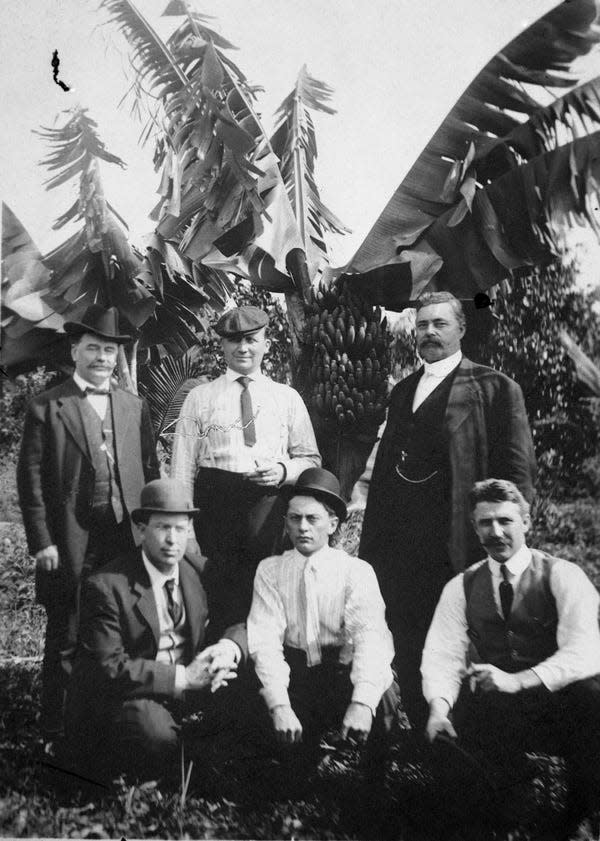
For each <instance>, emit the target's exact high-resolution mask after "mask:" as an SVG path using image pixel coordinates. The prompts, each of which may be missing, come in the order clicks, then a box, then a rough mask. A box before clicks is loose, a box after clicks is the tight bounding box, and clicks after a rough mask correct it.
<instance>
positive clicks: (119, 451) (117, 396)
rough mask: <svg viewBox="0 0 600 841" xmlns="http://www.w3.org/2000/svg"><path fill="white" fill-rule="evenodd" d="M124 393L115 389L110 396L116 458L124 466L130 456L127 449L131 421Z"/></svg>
mask: <svg viewBox="0 0 600 841" xmlns="http://www.w3.org/2000/svg"><path fill="white" fill-rule="evenodd" d="M124 398H125V394H124V392H123V391H122V390H121V389H119V388H117V389H115V390H114V391H113V392H112V393H111V396H110V399H111V404H112V416H113V428H114V432H113V441H114V447H115V456H116V460H117V464H119V465H124V464H127V461H128V456H127V449H128V443H127V442H128V437H129V436H128V434H127V431H128V421H131V419H130V418H128V417H127V407H126V405H125V402H126V398H125V399H124ZM129 457H131V453H129Z"/></svg>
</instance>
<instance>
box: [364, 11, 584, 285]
mask: <svg viewBox="0 0 600 841" xmlns="http://www.w3.org/2000/svg"><path fill="white" fill-rule="evenodd" d="M597 14H598V4H597V2H596V0H569V1H568V2H563V3H561V4H559V5H558V6H557V7H556V8H554V9H552V10H551V11H550V12H549V13H548V14H546V15H544V16H543V17H542V18H540V20H538V21H536V22H535V23H534V24H533V25H532V26H530V27H529V28H528V29H526V30H525V31H524V32H522V33H521V34H520V35H518V36H517V37H516V38H515V39H513V41H511V42H510V43H509V44H508V46H506V47H505V48H504V49H503V50H502V51H501V52H500V53H499V54H498V55H496V56H495V57H494V58H493V59H492V60H491V61H490V62H489V63H488V64H487V65H486V66H485V67H484V69H483V70H482V71H481V72H480V73H479V74H478V75H477V76H476V77H475V79H474V80H473V82H472V83H471V84H470V85H469V86H468V87H467V89H466V91H465V92H464V93H463V95H462V96H461V97H460V98H459V100H458V101H457V103H456V104H455V105H454V107H453V108H452V109H451V111H450V112H449V114H448V115H447V117H446V118H445V119H444V121H443V122H442V124H441V126H440V127H439V128H438V130H437V131H436V132H435V134H434V135H433V137H432V139H431V140H430V142H429V143H428V144H427V146H426V147H425V149H424V150H423V152H422V153H421V155H420V156H419V158H418V159H417V161H416V162H415V164H414V165H413V166H412V167H411V169H410V170H409V172H408V174H407V175H406V177H405V178H404V180H403V181H402V183H401V184H400V186H399V187H398V189H397V190H396V192H395V193H394V195H393V197H392V199H391V200H390V201H389V202H388V204H387V205H386V207H385V208H384V210H383V212H382V213H381V215H380V217H379V218H378V219H377V221H376V222H375V225H374V226H373V228H372V229H371V231H370V232H369V234H368V235H367V237H366V239H365V240H364V242H363V243H362V245H361V246H360V248H359V249H358V251H357V252H356V254H355V255H354V257H353V258H352V260H351V261H350V262H349V264H348V267H347V270H349V271H354V272H364V271H368V270H370V269H372V268H374V267H376V266H378V265H382V264H385V263H394V262H395V261H396V260H397V258H398V255H401V254H402V253H403V252H404V251H405V250H407V249H409V248H412V247H414V248H419V246H420V244H421V243H428V246H429V247H433V248H434V249H435V250H436V252H437V254H438V255H439V257H440V258H441V259H442V260H443V261H444V268H443V269H442V272H441V274H440V275H438V276H437V277H436V278H435V280H434V283H436V284H437V285H439V284H440V283H445V282H446V281H447V279H448V276H449V275H450V274H451V275H452V277H453V278H454V282H455V283H458V281H459V279H458V278H456V277H455V275H454V271H452V270H451V269H450V268H448V266H449V264H451V263H453V264H454V265H455V266H458V265H462V267H463V268H464V267H465V266H464V263H465V261H464V260H461V259H460V254H458V253H457V248H458V246H457V239H456V236H455V234H456V231H457V230H460V229H461V226H466V227H469V225H470V224H471V220H470V219H469V217H470V214H471V208H472V207H473V205H474V202H475V199H477V197H478V195H479V193H480V192H481V191H482V189H484V188H485V190H486V191H487V192H489V191H490V187H491V185H492V184H493V183H494V181H495V180H496V179H498V178H503V177H508V176H509V173H511V172H514V170H517V169H519V168H521V167H525V169H524V171H523V173H522V177H521V183H522V189H523V190H525V191H526V195H527V196H528V201H526V202H525V203H524V204H523V202H520V198H519V195H518V194H514V195H511V196H509V195H508V194H507V193H506V192H505V193H504V199H505V200H507V201H508V205H507V207H509V208H511V209H512V206H513V203H516V205H517V206H522V209H523V214H522V215H521V220H522V221H523V220H524V219H527V216H528V211H527V208H529V210H532V211H533V192H532V191H533V189H534V186H535V184H536V180H535V179H534V180H533V181H532V180H531V178H532V173H534V172H535V173H536V178H537V176H538V175H539V171H538V169H537V164H533V162H534V161H536V160H540V161H541V160H544V162H545V164H546V166H549V167H550V168H551V171H553V172H555V173H564V172H565V169H564V166H563V162H564V155H561V154H559V153H560V149H561V148H563V149H565V148H572V149H574V148H575V144H576V143H577V140H578V139H579V138H580V137H581V138H583V137H585V136H586V135H587V136H589V135H590V132H593V131H595V130H596V129H597V128H598V121H599V118H598V108H597V106H596V99H597V86H596V84H595V83H590V84H589V85H587V86H585V85H583V86H581V87H579V88H578V84H579V82H578V79H577V78H576V76H575V75H573V73H572V69H573V66H574V64H575V62H576V60H577V59H579V58H580V57H582V56H584V55H586V54H587V53H589V52H590V50H592V49H593V48H595V47H596V45H597V44H598V43H599V42H600V30H599V29H598V27H597V26H596V19H597ZM549 89H550V90H549ZM551 89H555V90H558V91H563V92H564V95H563V96H562V97H561V98H560V99H557V100H556V102H552V103H550V104H549V103H548V100H549V98H551V99H554V98H555V97H556V93H554V94H553V93H552V90H551ZM553 152H554V153H556V155H557V157H556V159H555V160H554V161H552V159H549V158H547V157H544V155H545V154H551V153H553ZM528 164H532V166H529V167H528ZM592 181H593V179H592ZM590 183H591V186H592V189H594V188H593V184H592V182H590ZM538 186H539V184H538ZM551 186H554V182H552V184H551ZM490 195H491V193H490ZM541 200H542V202H546V196H542V197H541ZM581 200H582V196H581V192H580V191H579V192H578V200H577V202H575V204H579V205H581ZM477 201H478V203H480V204H483V203H484V201H485V200H484V199H477ZM475 206H476V207H477V205H475ZM494 206H495V205H494ZM495 209H496V212H498V211H499V210H500V208H498V207H497V206H495ZM552 210H553V205H552V202H551V201H548V202H547V204H546V212H547V213H551V212H552ZM559 210H560V207H559ZM579 210H581V207H579ZM580 215H581V214H580ZM533 216H535V213H534V214H533ZM567 218H568V214H562V220H563V221H564V220H565V219H567ZM436 220H437V221H436ZM545 221H546V222H548V223H549V224H548V225H546V227H545V230H539V229H538V228H536V226H535V223H533V222H532V219H531V216H530V217H529V219H528V222H529V225H530V228H529V231H528V233H527V235H526V236H527V237H528V238H529V236H530V234H533V236H534V237H537V238H538V257H537V258H536V259H540V258H539V253H541V252H542V251H543V252H544V253H545V255H546V259H548V258H549V256H550V254H551V251H552V241H551V237H550V238H549V237H548V234H551V232H552V230H553V228H554V227H555V226H554V224H553V223H552V222H551V220H549V218H548V217H546V220H545ZM443 223H445V227H446V230H445V231H442V224H443ZM434 225H435V233H432V232H431V229H432V228H433V226H434ZM471 227H472V228H473V230H472V231H471V233H470V234H469V237H468V239H469V245H470V247H469V250H470V253H471V257H472V259H471V261H470V263H471V266H472V267H474V266H475V263H476V262H477V261H479V264H480V266H484V265H487V264H488V258H489V256H490V255H489V248H488V245H487V241H486V236H485V230H479V231H478V230H476V228H477V226H476V225H475V226H473V225H471ZM492 228H494V223H493V222H492ZM504 233H506V231H504ZM492 234H493V230H492V232H491V233H490V231H488V232H487V239H488V240H489V239H490V237H491V236H492ZM465 238H467V234H466V232H465ZM509 240H510V241H509V243H508V245H509V248H508V249H507V252H508V251H510V252H511V254H508V253H507V254H506V255H505V259H506V260H508V262H509V263H511V264H512V263H513V261H514V260H516V261H517V262H518V261H519V260H522V263H521V265H526V264H527V262H528V259H527V258H528V256H530V252H527V251H525V252H524V253H521V252H520V249H519V240H518V237H517V239H516V240H514V239H510V238H509ZM464 241H466V240H463V242H462V245H464ZM478 255H479V256H478ZM509 271H510V269H509V268H508V267H507V266H506V265H504V266H503V269H502V271H501V272H500V273H501V274H502V275H503V276H506V275H507V273H508V272H509ZM483 274H484V272H483V270H479V271H477V270H476V271H474V272H468V273H467V275H466V277H463V278H462V283H463V288H465V287H466V288H468V289H469V290H470V292H472V291H474V290H475V289H477V288H478V286H480V285H481V283H482V282H483V281H482V275H483ZM497 276H498V272H494V273H493V277H490V279H489V283H488V285H489V284H492V283H495V282H496V280H497ZM422 280H423V278H419V277H418V274H417V275H415V276H414V277H413V285H414V287H415V289H419V288H423V285H424V284H423V283H422ZM467 294H470V293H467Z"/></svg>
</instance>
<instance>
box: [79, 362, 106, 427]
mask: <svg viewBox="0 0 600 841" xmlns="http://www.w3.org/2000/svg"><path fill="white" fill-rule="evenodd" d="M73 379H74V380H75V385H76V386H79V388H80V389H81V390H82V391H85V390H86V388H101V389H102V390H103V391H110V377H107V378H106V379H105V380H104V382H103V383H100V385H94V383H88V381H87V380H84V379H83V377H80V376H79V374H78V373H77V371H75V372H74V373H73ZM86 399H87V400H89V402H90V406H91V407H92V409H93V410H94V411H95V412H96V414H97V415H98V417H99V418H100V420H104V418H105V417H106V410H107V409H108V394H88V395H86Z"/></svg>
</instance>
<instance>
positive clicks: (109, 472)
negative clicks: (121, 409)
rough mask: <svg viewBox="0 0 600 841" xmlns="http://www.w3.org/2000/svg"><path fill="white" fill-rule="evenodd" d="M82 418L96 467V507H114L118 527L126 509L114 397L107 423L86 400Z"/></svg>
mask: <svg viewBox="0 0 600 841" xmlns="http://www.w3.org/2000/svg"><path fill="white" fill-rule="evenodd" d="M81 414H82V415H83V421H84V424H85V434H86V438H87V442H88V445H89V448H90V456H91V458H92V464H93V465H94V474H95V476H94V496H93V499H92V506H93V507H95V508H96V507H98V508H102V507H105V506H110V507H111V508H112V510H113V513H114V515H115V519H116V521H117V523H121V522H123V511H124V506H123V499H122V496H121V487H120V483H119V478H118V476H119V474H118V469H117V458H116V452H115V445H114V435H113V423H112V402H111V399H110V396H109V402H108V407H107V410H106V415H105V416H104V419H101V418H99V417H98V415H97V413H96V412H95V411H94V409H93V408H92V407H91V406H90V404H89V402H88V400H87V399H85V398H84V399H83V400H82V401H81Z"/></svg>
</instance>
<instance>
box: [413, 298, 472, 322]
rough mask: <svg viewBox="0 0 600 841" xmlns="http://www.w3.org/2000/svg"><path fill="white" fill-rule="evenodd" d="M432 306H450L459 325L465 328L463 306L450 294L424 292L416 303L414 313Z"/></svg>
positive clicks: (465, 320)
mask: <svg viewBox="0 0 600 841" xmlns="http://www.w3.org/2000/svg"><path fill="white" fill-rule="evenodd" d="M432 304H450V306H451V307H452V312H453V313H454V315H455V317H456V320H457V321H458V323H459V325H460V326H461V327H466V325H467V319H466V316H465V311H464V309H463V305H462V304H461V302H460V301H459V300H458V298H455V297H454V295H453V294H452V292H425V294H424V295H421V297H420V298H419V299H418V301H417V304H416V311H417V312H419V310H421V309H423V307H429V306H431V305H432Z"/></svg>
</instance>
